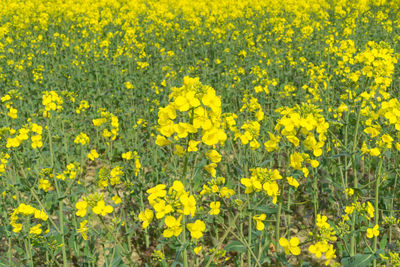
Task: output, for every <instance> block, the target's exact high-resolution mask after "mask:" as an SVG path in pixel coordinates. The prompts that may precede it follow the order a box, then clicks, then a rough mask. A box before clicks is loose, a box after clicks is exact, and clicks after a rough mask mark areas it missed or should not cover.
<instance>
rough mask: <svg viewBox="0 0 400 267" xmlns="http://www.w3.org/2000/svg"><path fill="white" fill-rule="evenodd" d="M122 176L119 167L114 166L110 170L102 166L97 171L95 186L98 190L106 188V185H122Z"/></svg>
mask: <svg viewBox="0 0 400 267" xmlns="http://www.w3.org/2000/svg"><path fill="white" fill-rule="evenodd" d="M123 175H124V171H123V168H122V167H121V166H119V165H117V166H115V167H114V168H112V169H111V170H110V169H109V168H107V167H105V166H104V167H102V168H101V169H100V170H99V174H98V178H97V184H98V186H99V188H105V187H107V186H108V183H110V184H111V185H112V186H115V185H119V184H121V183H122V181H121V177H122V176H123Z"/></svg>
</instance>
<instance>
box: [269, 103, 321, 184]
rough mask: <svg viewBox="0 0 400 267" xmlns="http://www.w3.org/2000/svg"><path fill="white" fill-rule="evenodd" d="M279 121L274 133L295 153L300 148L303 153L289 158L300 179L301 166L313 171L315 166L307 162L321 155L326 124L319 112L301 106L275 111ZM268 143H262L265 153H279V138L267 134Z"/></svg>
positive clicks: (304, 170)
mask: <svg viewBox="0 0 400 267" xmlns="http://www.w3.org/2000/svg"><path fill="white" fill-rule="evenodd" d="M277 112H279V113H280V114H281V115H283V117H282V118H280V119H278V121H277V124H276V125H275V131H278V132H280V134H281V136H282V137H285V139H286V140H287V141H288V142H289V143H291V144H292V145H293V146H294V147H295V148H296V149H301V148H303V149H304V151H306V152H307V153H308V154H307V153H299V152H293V153H292V154H291V155H290V166H291V167H292V168H294V169H296V170H301V171H302V172H303V173H304V176H305V177H307V176H308V173H309V171H308V169H307V168H306V167H305V165H304V163H308V164H310V165H311V166H312V167H313V168H316V167H318V165H319V162H318V161H317V160H314V159H311V156H310V154H311V153H312V155H313V156H314V157H320V156H321V155H322V148H323V146H324V145H325V141H326V136H325V134H326V133H327V131H328V128H329V124H328V122H326V121H325V118H324V117H323V116H322V115H321V114H320V113H321V112H322V110H320V109H319V108H317V107H316V106H314V105H312V104H302V105H301V106H296V107H294V108H288V107H283V108H279V109H278V110H277ZM269 136H270V140H268V141H266V142H265V143H264V146H265V148H266V150H267V151H274V150H278V149H279V146H278V145H279V143H280V142H281V139H282V137H281V136H276V135H274V134H272V133H269Z"/></svg>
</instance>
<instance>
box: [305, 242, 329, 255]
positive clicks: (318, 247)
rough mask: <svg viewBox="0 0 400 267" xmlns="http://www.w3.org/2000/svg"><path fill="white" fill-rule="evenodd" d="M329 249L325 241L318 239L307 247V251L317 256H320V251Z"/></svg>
mask: <svg viewBox="0 0 400 267" xmlns="http://www.w3.org/2000/svg"><path fill="white" fill-rule="evenodd" d="M328 249H329V246H328V244H327V243H326V241H322V242H321V241H319V242H317V243H316V244H315V245H311V246H310V247H309V248H308V251H310V252H311V253H312V254H314V255H315V257H317V258H321V256H322V253H325V252H327V251H328Z"/></svg>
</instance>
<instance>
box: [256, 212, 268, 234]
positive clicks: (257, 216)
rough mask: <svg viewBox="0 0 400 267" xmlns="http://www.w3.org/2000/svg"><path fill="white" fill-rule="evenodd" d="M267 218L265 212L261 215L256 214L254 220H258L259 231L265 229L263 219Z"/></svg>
mask: <svg viewBox="0 0 400 267" xmlns="http://www.w3.org/2000/svg"><path fill="white" fill-rule="evenodd" d="M266 218H267V215H266V214H265V213H263V214H261V215H255V216H253V220H255V221H256V228H257V230H258V231H262V230H264V227H265V226H264V223H263V221H264V220H265V219H266Z"/></svg>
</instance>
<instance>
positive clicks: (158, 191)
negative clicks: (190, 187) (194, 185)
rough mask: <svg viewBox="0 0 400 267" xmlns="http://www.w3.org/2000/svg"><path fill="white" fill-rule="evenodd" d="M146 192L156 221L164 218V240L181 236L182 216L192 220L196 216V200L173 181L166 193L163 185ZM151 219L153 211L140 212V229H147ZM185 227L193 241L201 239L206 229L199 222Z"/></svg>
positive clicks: (182, 186)
mask: <svg viewBox="0 0 400 267" xmlns="http://www.w3.org/2000/svg"><path fill="white" fill-rule="evenodd" d="M146 192H147V193H148V194H149V196H148V197H147V199H148V201H149V203H150V205H151V206H152V207H153V209H154V210H155V212H156V214H155V217H156V218H157V219H162V218H164V217H165V220H164V223H165V225H166V229H165V230H164V232H163V236H164V237H166V238H169V237H172V236H176V237H177V236H179V235H180V234H181V232H182V230H183V228H182V227H185V226H184V225H181V220H182V216H183V215H190V216H191V217H192V218H193V217H194V216H195V215H196V210H197V207H196V204H197V202H196V199H195V197H194V196H193V195H191V194H190V193H189V192H186V191H185V188H184V185H183V184H182V182H180V181H174V183H173V184H172V186H171V187H170V188H169V189H168V191H167V190H166V185H165V184H159V185H157V186H155V187H153V188H150V189H148V190H147V191H146ZM174 213H177V215H176V216H173V214H174ZM153 217H154V215H153V211H152V210H150V209H146V210H145V211H142V212H140V214H139V219H140V220H141V221H142V222H143V224H142V227H143V228H146V227H148V226H149V223H150V222H151V221H152V220H153ZM186 227H187V228H188V230H189V231H190V233H191V236H192V238H194V239H198V238H200V237H202V236H203V232H204V231H205V228H206V227H205V224H204V222H203V221H201V220H196V221H195V222H194V223H188V224H187V225H186Z"/></svg>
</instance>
